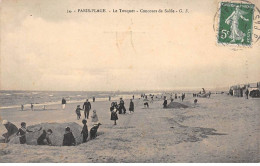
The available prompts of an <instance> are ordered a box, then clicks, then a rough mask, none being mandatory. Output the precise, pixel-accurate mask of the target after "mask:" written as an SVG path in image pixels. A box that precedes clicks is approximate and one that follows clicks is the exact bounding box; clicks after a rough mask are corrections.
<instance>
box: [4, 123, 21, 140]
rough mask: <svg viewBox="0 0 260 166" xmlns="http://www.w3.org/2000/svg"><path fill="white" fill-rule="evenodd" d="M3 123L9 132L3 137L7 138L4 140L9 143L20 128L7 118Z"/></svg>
mask: <svg viewBox="0 0 260 166" xmlns="http://www.w3.org/2000/svg"><path fill="white" fill-rule="evenodd" d="M2 124H3V125H4V126H5V128H6V130H7V133H4V134H3V137H4V138H5V140H4V142H5V143H7V142H9V141H10V137H11V136H13V135H15V134H16V133H17V131H18V128H17V127H16V126H15V125H14V124H13V123H11V122H9V121H7V120H3V122H2Z"/></svg>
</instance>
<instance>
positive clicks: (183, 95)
mask: <svg viewBox="0 0 260 166" xmlns="http://www.w3.org/2000/svg"><path fill="white" fill-rule="evenodd" d="M184 98H185V93H183V94H182V95H181V101H183V100H184Z"/></svg>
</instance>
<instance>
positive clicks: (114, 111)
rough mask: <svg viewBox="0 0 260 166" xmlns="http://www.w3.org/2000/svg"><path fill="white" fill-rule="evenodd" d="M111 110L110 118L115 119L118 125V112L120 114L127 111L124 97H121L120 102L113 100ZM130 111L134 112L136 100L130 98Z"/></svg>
mask: <svg viewBox="0 0 260 166" xmlns="http://www.w3.org/2000/svg"><path fill="white" fill-rule="evenodd" d="M110 112H111V118H110V120H112V121H114V125H116V121H117V120H118V115H117V112H118V113H119V114H125V113H126V108H125V105H124V100H123V99H122V98H120V102H119V104H117V102H112V103H111V107H110ZM129 112H130V114H131V113H133V112H134V102H133V100H132V99H130V104H129Z"/></svg>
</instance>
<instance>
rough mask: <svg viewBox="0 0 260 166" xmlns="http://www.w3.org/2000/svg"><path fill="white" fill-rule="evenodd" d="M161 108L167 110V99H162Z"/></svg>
mask: <svg viewBox="0 0 260 166" xmlns="http://www.w3.org/2000/svg"><path fill="white" fill-rule="evenodd" d="M163 108H167V99H166V97H165V98H164V102H163Z"/></svg>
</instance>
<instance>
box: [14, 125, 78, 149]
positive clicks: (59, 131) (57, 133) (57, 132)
mask: <svg viewBox="0 0 260 166" xmlns="http://www.w3.org/2000/svg"><path fill="white" fill-rule="evenodd" d="M67 126H68V127H70V129H71V131H72V133H73V135H74V137H75V139H76V143H77V144H80V143H82V136H81V130H82V127H81V126H80V125H79V124H77V123H75V122H70V123H41V124H37V125H33V126H28V129H29V130H31V131H35V130H38V129H40V127H42V130H46V131H47V130H48V129H51V130H52V131H53V133H52V135H51V136H50V140H51V142H52V145H54V146H61V145H62V142H63V135H64V133H65V128H66V127H67ZM42 130H40V131H36V132H33V133H27V134H26V141H27V143H26V144H28V145H37V139H38V137H39V136H40V135H41V134H42ZM9 143H10V144H19V143H20V141H19V137H18V136H15V137H14V138H12V139H11V140H10V142H9Z"/></svg>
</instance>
